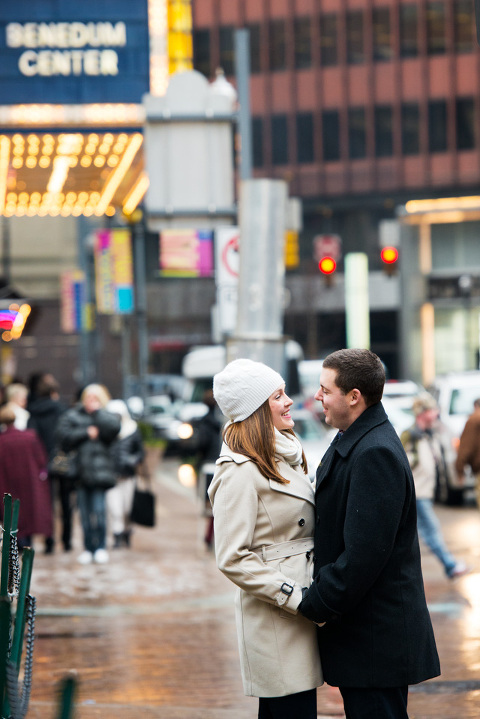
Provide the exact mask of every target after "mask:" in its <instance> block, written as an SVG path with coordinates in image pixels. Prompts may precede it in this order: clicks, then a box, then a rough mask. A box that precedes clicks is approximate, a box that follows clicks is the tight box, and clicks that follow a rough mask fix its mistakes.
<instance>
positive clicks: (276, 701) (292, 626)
mask: <svg viewBox="0 0 480 719" xmlns="http://www.w3.org/2000/svg"><path fill="white" fill-rule="evenodd" d="M213 389H214V395H215V399H216V401H217V403H218V405H219V407H220V409H221V410H222V412H223V413H224V415H225V416H226V417H227V418H228V420H229V422H228V423H227V425H226V427H225V431H224V440H225V441H224V444H223V447H222V450H221V454H220V457H219V459H218V460H217V469H216V472H215V475H214V478H213V480H212V482H211V485H210V488H209V496H210V500H211V502H212V506H213V514H214V526H215V553H216V559H217V564H218V567H219V569H220V570H221V571H222V572H223V573H224V574H225V575H226V576H227V577H228V578H229V579H230V580H231V581H232V582H234V583H235V584H236V585H237V587H238V590H237V595H236V602H235V604H236V606H235V609H236V622H237V634H238V643H239V652H240V664H241V670H242V678H243V685H244V690H245V694H246V695H248V696H257V697H259V713H258V717H259V719H284V718H285V719H286V718H287V717H288V719H293V718H294V717H302V719H316V716H317V712H316V687H317V686H320V685H321V684H322V683H323V679H322V672H321V668H320V659H319V654H318V648H317V642H316V634H315V630H316V628H315V625H314V624H313V623H311V622H309V621H307V620H305V618H304V617H302V616H301V615H300V614H299V613H298V612H297V608H298V605H299V604H300V601H301V599H302V587H306V586H309V585H310V583H311V579H312V567H313V552H312V548H313V530H314V522H315V517H314V490H313V487H312V485H311V483H310V481H309V479H308V476H307V474H306V461H305V455H304V454H303V451H302V447H301V445H300V443H299V441H298V439H297V438H296V436H295V434H294V432H293V430H292V427H293V425H294V423H293V420H292V418H291V415H290V407H291V405H292V400H291V399H290V398H289V397H288V396H287V395H286V394H285V382H284V381H283V379H282V377H281V376H280V375H279V374H278V373H277V372H275V371H274V370H272V369H270V368H269V367H267V366H266V365H264V364H262V363H260V362H253V361H251V360H246V359H239V360H235V361H234V362H231V363H230V364H229V365H227V367H226V368H225V369H224V370H223V371H222V372H220V373H219V374H217V375H215V377H214V386H213Z"/></svg>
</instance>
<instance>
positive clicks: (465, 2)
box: [453, 0, 475, 52]
mask: <svg viewBox="0 0 480 719" xmlns="http://www.w3.org/2000/svg"><path fill="white" fill-rule="evenodd" d="M453 25H454V34H455V52H472V50H473V46H474V30H475V17H474V12H473V2H472V0H455V2H454V4H453Z"/></svg>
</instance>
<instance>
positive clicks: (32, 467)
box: [0, 425, 53, 539]
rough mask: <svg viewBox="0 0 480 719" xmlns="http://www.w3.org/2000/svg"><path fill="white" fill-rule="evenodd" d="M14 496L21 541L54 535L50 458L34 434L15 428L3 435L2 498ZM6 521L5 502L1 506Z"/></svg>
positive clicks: (0, 452) (0, 461)
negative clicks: (5, 495)
mask: <svg viewBox="0 0 480 719" xmlns="http://www.w3.org/2000/svg"><path fill="white" fill-rule="evenodd" d="M5 493H8V494H11V495H12V497H13V498H14V499H19V500H20V514H19V517H18V538H19V539H21V538H22V537H30V536H31V535H32V534H42V535H44V536H50V535H51V534H52V532H53V517H52V504H51V498H50V487H49V484H48V482H47V457H46V454H45V450H44V449H43V446H42V443H41V442H40V440H39V438H38V436H37V435H36V434H35V432H34V431H33V430H28V429H27V430H19V429H16V428H15V427H14V426H13V425H12V426H8V427H7V428H6V429H5V430H4V431H3V432H1V433H0V496H1V497H3V495H4V494H5ZM0 513H1V516H2V519H3V501H2V502H0Z"/></svg>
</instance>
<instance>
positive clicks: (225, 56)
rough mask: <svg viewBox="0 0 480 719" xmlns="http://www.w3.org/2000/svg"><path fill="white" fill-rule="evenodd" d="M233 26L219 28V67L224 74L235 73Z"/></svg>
mask: <svg viewBox="0 0 480 719" xmlns="http://www.w3.org/2000/svg"><path fill="white" fill-rule="evenodd" d="M233 31H234V29H233V27H221V28H220V37H219V39H220V67H221V68H222V70H223V71H224V73H225V75H233V74H234V73H235V48H234V37H233Z"/></svg>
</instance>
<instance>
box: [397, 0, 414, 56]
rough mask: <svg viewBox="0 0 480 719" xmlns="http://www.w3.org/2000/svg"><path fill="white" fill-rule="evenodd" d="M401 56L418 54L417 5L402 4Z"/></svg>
mask: <svg viewBox="0 0 480 719" xmlns="http://www.w3.org/2000/svg"><path fill="white" fill-rule="evenodd" d="M399 24H400V56H401V57H417V55H418V9H417V5H400V23H399Z"/></svg>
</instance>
